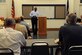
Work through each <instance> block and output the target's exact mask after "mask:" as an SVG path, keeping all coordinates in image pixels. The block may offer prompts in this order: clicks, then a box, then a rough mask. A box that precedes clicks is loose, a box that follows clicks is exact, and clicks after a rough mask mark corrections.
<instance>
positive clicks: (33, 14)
mask: <svg viewBox="0 0 82 55" xmlns="http://www.w3.org/2000/svg"><path fill="white" fill-rule="evenodd" d="M38 15H39V12H38V11H36V12H35V11H34V10H33V11H31V13H30V17H33V16H36V17H38Z"/></svg>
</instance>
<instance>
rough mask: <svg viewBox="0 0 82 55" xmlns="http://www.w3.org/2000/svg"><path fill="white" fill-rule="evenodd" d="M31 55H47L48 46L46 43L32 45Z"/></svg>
mask: <svg viewBox="0 0 82 55" xmlns="http://www.w3.org/2000/svg"><path fill="white" fill-rule="evenodd" d="M31 55H49V46H48V43H46V42H35V43H33V44H32V48H31Z"/></svg>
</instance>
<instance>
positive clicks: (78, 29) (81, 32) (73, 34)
mask: <svg viewBox="0 0 82 55" xmlns="http://www.w3.org/2000/svg"><path fill="white" fill-rule="evenodd" d="M66 21H67V24H65V25H64V26H61V28H60V30H59V41H60V42H61V48H62V54H63V55H67V52H68V48H69V47H70V46H73V45H82V26H80V25H78V24H76V21H77V17H76V15H75V14H74V13H71V14H69V15H68V17H67V20H66Z"/></svg>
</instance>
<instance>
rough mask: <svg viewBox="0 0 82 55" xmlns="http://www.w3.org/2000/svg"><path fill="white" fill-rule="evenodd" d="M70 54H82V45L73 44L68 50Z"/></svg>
mask: <svg viewBox="0 0 82 55" xmlns="http://www.w3.org/2000/svg"><path fill="white" fill-rule="evenodd" d="M68 55H82V46H81V45H79V46H71V47H70V48H69V50H68Z"/></svg>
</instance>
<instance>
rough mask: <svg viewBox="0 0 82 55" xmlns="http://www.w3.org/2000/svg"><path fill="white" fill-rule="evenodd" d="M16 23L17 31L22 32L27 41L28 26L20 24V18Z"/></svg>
mask: <svg viewBox="0 0 82 55" xmlns="http://www.w3.org/2000/svg"><path fill="white" fill-rule="evenodd" d="M15 21H16V25H15V30H18V31H21V32H22V33H23V35H24V36H25V39H27V29H26V26H24V25H22V24H20V17H16V18H15Z"/></svg>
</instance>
